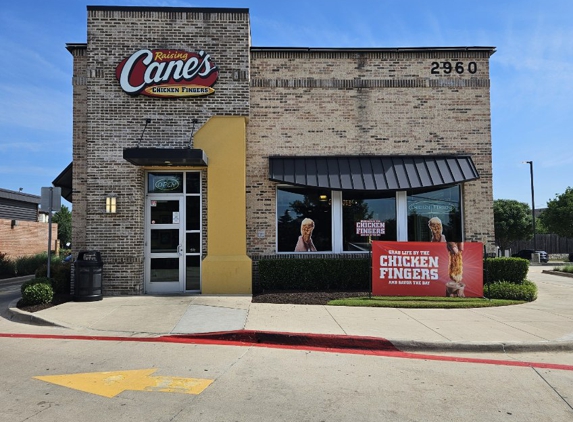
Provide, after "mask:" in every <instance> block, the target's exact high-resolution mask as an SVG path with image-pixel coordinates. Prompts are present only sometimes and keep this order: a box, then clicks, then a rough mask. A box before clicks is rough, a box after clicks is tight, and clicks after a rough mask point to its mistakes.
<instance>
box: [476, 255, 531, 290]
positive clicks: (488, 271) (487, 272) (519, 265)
mask: <svg viewBox="0 0 573 422" xmlns="http://www.w3.org/2000/svg"><path fill="white" fill-rule="evenodd" d="M528 271H529V261H528V260H526V259H522V258H486V259H485V260H484V275H483V281H484V284H486V283H496V282H499V281H507V282H510V283H514V284H521V283H522V282H523V281H524V280H525V278H526V277H527V272H528Z"/></svg>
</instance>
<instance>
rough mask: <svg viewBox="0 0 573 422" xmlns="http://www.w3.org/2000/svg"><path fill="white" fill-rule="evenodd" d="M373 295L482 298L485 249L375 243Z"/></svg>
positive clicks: (445, 244) (474, 245)
mask: <svg viewBox="0 0 573 422" xmlns="http://www.w3.org/2000/svg"><path fill="white" fill-rule="evenodd" d="M372 294H374V295H377V296H449V297H483V246H482V244H481V243H477V242H475V243H474V242H467V243H456V242H380V241H374V242H372Z"/></svg>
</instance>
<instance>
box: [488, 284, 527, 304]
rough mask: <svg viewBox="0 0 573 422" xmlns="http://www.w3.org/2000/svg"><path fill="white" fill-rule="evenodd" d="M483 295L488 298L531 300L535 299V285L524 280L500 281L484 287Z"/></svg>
mask: <svg viewBox="0 0 573 422" xmlns="http://www.w3.org/2000/svg"><path fill="white" fill-rule="evenodd" d="M484 295H485V296H486V297H488V298H489V299H507V300H524V301H526V302H533V301H534V300H535V299H537V286H536V285H535V284H534V283H532V282H531V281H528V280H524V281H523V283H521V284H515V283H512V282H509V281H500V282H495V283H492V284H489V285H488V286H485V287H484Z"/></svg>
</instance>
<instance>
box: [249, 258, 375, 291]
mask: <svg viewBox="0 0 573 422" xmlns="http://www.w3.org/2000/svg"><path fill="white" fill-rule="evenodd" d="M369 269H370V259H369V258H358V259H337V258H316V259H299V258H285V259H262V260H260V261H259V287H260V288H261V289H262V290H302V291H325V290H361V291H368V289H369V288H370V281H369Z"/></svg>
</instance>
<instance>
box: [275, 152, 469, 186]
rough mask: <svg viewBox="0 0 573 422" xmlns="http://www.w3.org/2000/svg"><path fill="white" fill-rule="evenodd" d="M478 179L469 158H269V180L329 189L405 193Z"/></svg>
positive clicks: (451, 156) (430, 156) (449, 156)
mask: <svg viewBox="0 0 573 422" xmlns="http://www.w3.org/2000/svg"><path fill="white" fill-rule="evenodd" d="M478 178H479V174H478V172H477V170H476V168H475V166H474V163H473V161H472V159H471V157H470V156H465V155H463V156H462V155H441V156H438V155H425V156H401V155H393V156H361V155H360V156H333V157H328V156H325V157H323V156H319V157H285V156H272V157H269V179H270V180H272V181H275V182H281V183H287V184H289V185H299V186H312V187H317V188H326V189H333V190H362V191H381V190H406V189H420V188H426V187H433V186H444V185H452V184H456V183H461V182H467V181H470V180H475V179H478Z"/></svg>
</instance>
